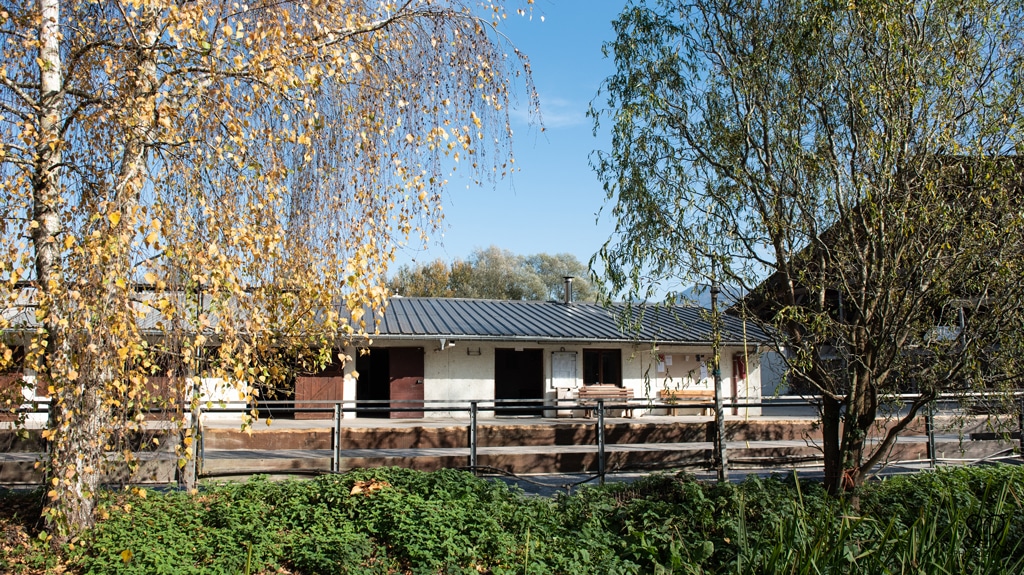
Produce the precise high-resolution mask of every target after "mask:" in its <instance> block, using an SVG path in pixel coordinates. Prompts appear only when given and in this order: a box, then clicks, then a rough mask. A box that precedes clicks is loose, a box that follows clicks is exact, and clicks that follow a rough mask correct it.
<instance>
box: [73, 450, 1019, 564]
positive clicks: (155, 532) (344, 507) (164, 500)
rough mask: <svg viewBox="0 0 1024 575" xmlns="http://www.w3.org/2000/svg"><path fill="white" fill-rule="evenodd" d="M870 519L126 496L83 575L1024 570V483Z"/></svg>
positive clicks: (328, 496)
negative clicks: (1023, 546)
mask: <svg viewBox="0 0 1024 575" xmlns="http://www.w3.org/2000/svg"><path fill="white" fill-rule="evenodd" d="M858 495H859V497H860V501H861V506H860V509H859V512H857V511H855V510H853V509H851V508H850V507H849V506H848V505H847V504H846V503H845V502H844V501H841V500H836V499H833V498H830V497H829V496H828V495H827V494H825V492H824V491H823V490H822V489H821V486H820V485H818V484H815V483H809V482H798V481H794V480H793V479H788V478H784V479H780V478H770V479H757V478H751V479H748V480H746V481H744V482H742V483H738V484H722V485H718V484H713V483H702V482H699V481H696V480H694V479H693V478H692V477H689V476H686V475H679V476H670V475H652V476H650V477H647V478H644V479H641V480H639V481H637V482H635V483H632V484H628V485H627V484H609V485H607V486H601V487H585V488H582V489H580V490H579V491H578V492H577V493H576V494H574V495H571V496H570V495H560V496H558V497H555V498H553V499H548V498H540V497H530V496H526V495H524V494H523V493H522V492H521V491H519V490H518V489H515V488H510V487H507V486H506V485H505V484H504V483H500V482H492V481H487V480H483V479H479V478H476V477H474V476H472V475H470V474H468V473H464V472H458V471H450V470H449V471H439V472H435V473H421V472H415V471H409V470H404V469H394V468H385V469H370V470H360V471H357V472H352V473H348V474H345V475H329V476H323V477H319V478H316V479H312V480H307V481H298V480H293V481H283V482H271V481H268V480H266V479H263V478H254V479H252V480H250V481H248V482H245V483H235V484H225V485H211V486H208V487H207V488H206V489H205V490H203V491H202V492H201V493H199V494H197V495H187V494H184V493H179V492H168V493H164V494H154V493H152V492H150V493H149V494H148V496H146V497H140V496H139V495H138V494H134V495H133V494H126V493H119V494H111V495H108V496H106V498H105V499H104V500H103V502H102V504H101V507H100V509H101V513H105V514H106V515H107V518H106V519H104V520H102V521H100V522H99V524H98V525H97V527H96V529H94V530H93V531H92V532H91V533H89V534H88V536H87V538H86V540H85V541H83V543H84V546H80V547H79V548H78V549H76V551H75V552H74V554H73V555H72V562H71V567H72V570H73V571H74V570H77V571H80V572H82V573H140V574H141V573H147V574H148V573H272V572H275V571H279V570H286V571H290V572H294V573H297V574H301V575H314V574H319V573H349V574H385V573H411V574H418V573H424V574H427V573H429V574H435V573H465V574H469V573H472V574H478V573H494V574H497V575H501V574H513V573H514V574H541V573H565V574H575V573H588V574H589V573H593V574H641V573H643V574H646V573H693V574H697V573H700V574H718V573H723V574H724V573H737V574H755V573H756V574H772V573H780V574H781V573H787V574H800V573H807V574H810V573H850V574H853V573H857V574H861V573H865V574H873V573H879V574H882V573H972V574H978V575H988V574H993V575H994V574H997V573H1000V574H1001V573H1011V572H1024V548H1022V544H1021V541H1022V539H1024V512H1022V508H1024V504H1022V501H1024V469H1021V468H1018V467H999V468H963V469H949V470H940V471H936V472H929V473H920V474H917V475H912V476H902V477H896V478H892V479H887V480H885V481H879V482H872V483H869V484H868V485H866V486H865V487H864V488H863V489H862V490H861V492H860V493H859V494H858Z"/></svg>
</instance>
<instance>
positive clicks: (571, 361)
mask: <svg viewBox="0 0 1024 575" xmlns="http://www.w3.org/2000/svg"><path fill="white" fill-rule="evenodd" d="M576 386H577V383H576V352H575V351H553V352H551V387H554V388H560V387H563V388H564V387H576Z"/></svg>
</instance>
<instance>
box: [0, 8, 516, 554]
mask: <svg viewBox="0 0 1024 575" xmlns="http://www.w3.org/2000/svg"><path fill="white" fill-rule="evenodd" d="M505 17H506V14H505V12H504V9H503V8H502V7H501V6H500V5H499V4H497V3H488V2H485V3H481V4H479V5H477V4H472V3H465V4H464V3H463V2H461V1H460V0H405V1H402V2H394V3H393V2H377V1H373V0H346V1H338V0H327V1H319V0H310V1H308V2H291V1H285V2H279V1H274V2H264V1H260V0H255V1H254V2H250V3H238V2H227V1H220V0H197V1H193V2H180V1H173V0H156V1H149V0H137V1H131V2H88V1H74V0H39V1H29V2H7V1H5V2H3V3H2V5H0V38H2V40H3V46H4V50H3V57H2V64H0V137H2V147H0V166H2V168H0V169H2V175H3V178H2V180H0V182H2V183H0V186H2V187H0V202H2V212H3V228H2V233H0V243H2V247H0V250H2V252H3V254H4V256H3V258H2V260H0V278H2V280H3V283H2V287H0V298H2V300H0V301H2V305H3V306H4V308H5V309H6V310H8V311H18V310H26V309H28V311H29V313H27V314H22V315H14V314H12V313H7V312H5V313H4V314H3V316H2V317H3V318H4V319H3V320H0V321H2V322H3V323H2V325H0V328H3V329H4V332H5V333H6V334H7V336H6V339H5V342H4V344H3V349H2V351H3V355H2V357H3V358H4V360H3V361H5V362H9V361H11V358H12V353H11V347H13V346H14V345H16V344H17V345H21V346H23V348H24V356H25V358H24V361H25V367H26V368H27V369H28V370H30V372H31V371H35V373H36V374H37V377H38V378H41V380H42V381H44V382H45V384H44V386H45V387H48V394H49V396H50V398H51V402H50V412H49V422H48V425H47V428H46V430H45V432H44V436H45V438H46V439H47V440H48V444H49V448H48V449H49V452H48V456H47V458H46V461H45V465H46V470H47V478H48V482H47V486H48V489H49V494H48V504H47V506H46V510H45V515H46V517H47V520H48V522H49V524H50V525H51V527H52V531H53V532H54V533H56V534H58V535H61V536H66V535H69V534H73V533H74V532H75V531H77V530H78V529H80V528H82V527H83V526H86V525H88V524H90V523H91V521H92V499H93V494H94V493H95V491H96V489H97V486H98V482H99V481H100V478H101V477H102V473H103V472H104V471H106V470H107V462H109V461H110V460H111V457H110V454H111V453H118V452H124V453H125V454H127V456H128V457H129V458H130V457H131V451H130V450H129V449H128V445H127V444H126V443H125V442H124V440H125V439H126V438H127V437H129V436H130V435H131V434H132V432H135V431H138V430H139V427H140V426H141V422H142V421H143V419H144V414H143V410H144V409H146V408H148V407H151V406H153V405H156V404H157V403H158V402H159V401H160V400H166V399H170V400H171V401H172V405H176V406H177V409H178V413H179V416H180V415H182V414H183V413H184V412H186V411H191V412H192V413H193V414H194V413H197V410H196V407H198V401H199V398H200V394H199V393H196V391H198V390H199V386H200V384H201V382H203V381H205V382H210V381H226V382H230V386H231V388H232V389H237V390H238V393H239V394H240V395H241V396H242V398H249V399H252V398H253V397H252V396H254V395H255V394H256V393H257V391H258V389H259V388H260V387H261V386H262V385H264V384H266V383H267V382H269V381H272V380H274V379H275V378H280V377H282V373H284V371H285V370H286V369H287V365H289V364H290V365H294V364H295V363H296V362H300V363H301V362H306V363H309V364H311V365H316V364H318V363H319V364H322V363H323V362H325V361H329V360H331V359H335V358H332V357H331V356H332V355H335V354H336V352H335V351H332V350H337V349H340V347H341V346H342V345H343V344H344V342H345V341H346V339H347V338H350V337H352V336H353V335H355V334H359V333H361V332H364V331H367V330H372V329H373V325H374V321H373V319H372V318H373V316H374V314H375V313H376V312H379V311H380V310H381V308H382V307H383V305H384V301H385V289H384V287H383V286H384V274H385V272H386V269H387V266H388V263H389V262H390V261H391V260H392V259H393V255H394V251H395V249H396V246H398V245H400V244H401V243H403V242H406V241H419V236H420V235H424V234H427V233H429V232H430V231H431V230H432V229H433V226H434V225H435V224H436V222H437V220H438V218H440V215H441V214H440V203H441V193H442V190H443V186H444V184H445V181H446V178H447V177H448V175H449V174H450V173H451V170H453V169H454V168H455V167H456V166H467V169H470V170H472V173H473V174H474V176H475V177H476V178H478V179H484V178H493V177H500V175H502V174H503V173H504V171H505V170H506V166H508V165H509V162H510V157H509V148H508V145H507V144H508V142H509V137H510V135H511V131H510V129H509V120H508V107H509V102H510V95H511V93H510V89H511V82H512V79H513V78H515V77H517V76H520V75H523V77H528V68H527V66H526V62H525V60H524V59H523V58H522V57H521V56H520V55H519V54H518V52H515V51H514V50H513V49H512V48H511V47H509V46H506V45H505V41H504V40H503V37H502V36H501V35H500V33H499V32H498V26H499V25H500V22H501V20H502V19H504V18H505ZM510 54H511V55H510ZM525 86H526V89H527V91H528V93H529V99H530V102H531V105H532V104H533V103H534V98H533V90H532V87H531V86H530V84H529V81H528V78H527V81H526V83H525ZM284 358H287V361H285V359H284ZM340 359H341V360H344V359H345V358H340ZM3 367H5V366H2V365H0V368H3ZM158 381H159V382H162V383H160V385H157V384H156V383H155V382H158ZM178 420H179V421H181V422H182V423H183V427H184V429H183V431H182V434H181V435H182V437H181V441H180V442H179V444H178V445H177V447H176V452H177V454H178V458H179V465H180V466H181V467H182V468H183V469H185V470H186V471H187V469H188V468H189V467H190V466H191V465H193V464H194V452H193V445H192V442H193V440H194V437H193V435H192V431H191V426H190V425H188V424H187V422H184V420H183V419H182V418H181V417H179V418H178ZM185 475H186V477H188V476H189V474H188V473H186V474H185ZM186 483H187V484H190V482H186Z"/></svg>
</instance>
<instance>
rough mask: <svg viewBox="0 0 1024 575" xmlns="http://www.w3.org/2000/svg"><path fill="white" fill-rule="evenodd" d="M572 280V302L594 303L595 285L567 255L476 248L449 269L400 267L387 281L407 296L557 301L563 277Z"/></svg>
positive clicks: (433, 265) (441, 265) (441, 264)
mask: <svg viewBox="0 0 1024 575" xmlns="http://www.w3.org/2000/svg"><path fill="white" fill-rule="evenodd" d="M566 276H571V277H573V278H575V279H574V280H573V299H575V300H577V301H588V302H593V301H597V299H598V296H599V295H600V291H599V290H600V284H598V283H595V279H594V278H593V277H592V275H591V273H590V271H589V270H588V269H587V266H586V265H585V264H583V263H580V261H579V260H578V259H576V256H574V255H572V254H567V253H563V254H554V255H552V254H534V255H531V256H519V255H516V254H513V253H512V252H509V251H507V250H503V249H500V248H498V247H496V246H491V247H489V248H487V249H477V250H475V251H474V252H473V254H472V255H471V256H470V257H469V259H468V260H466V261H462V260H456V261H454V262H452V263H451V264H450V265H449V264H446V263H445V262H444V261H442V260H435V261H433V262H430V263H428V264H421V265H416V266H413V267H410V266H403V267H401V268H399V270H398V272H397V273H396V274H395V275H394V277H392V279H391V281H390V282H388V287H389V289H390V290H391V291H392V292H394V293H397V294H400V295H403V296H406V297H464V298H483V299H502V300H506V299H508V300H534V301H541V300H561V299H562V297H563V295H564V290H565V287H564V286H565V284H564V278H565V277H566Z"/></svg>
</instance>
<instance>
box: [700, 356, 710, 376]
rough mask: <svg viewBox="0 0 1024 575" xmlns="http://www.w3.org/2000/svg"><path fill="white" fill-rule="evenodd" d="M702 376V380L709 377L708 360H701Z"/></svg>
mask: <svg viewBox="0 0 1024 575" xmlns="http://www.w3.org/2000/svg"><path fill="white" fill-rule="evenodd" d="M700 378H701V379H702V380H704V379H707V378H708V362H706V361H702V362H700Z"/></svg>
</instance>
